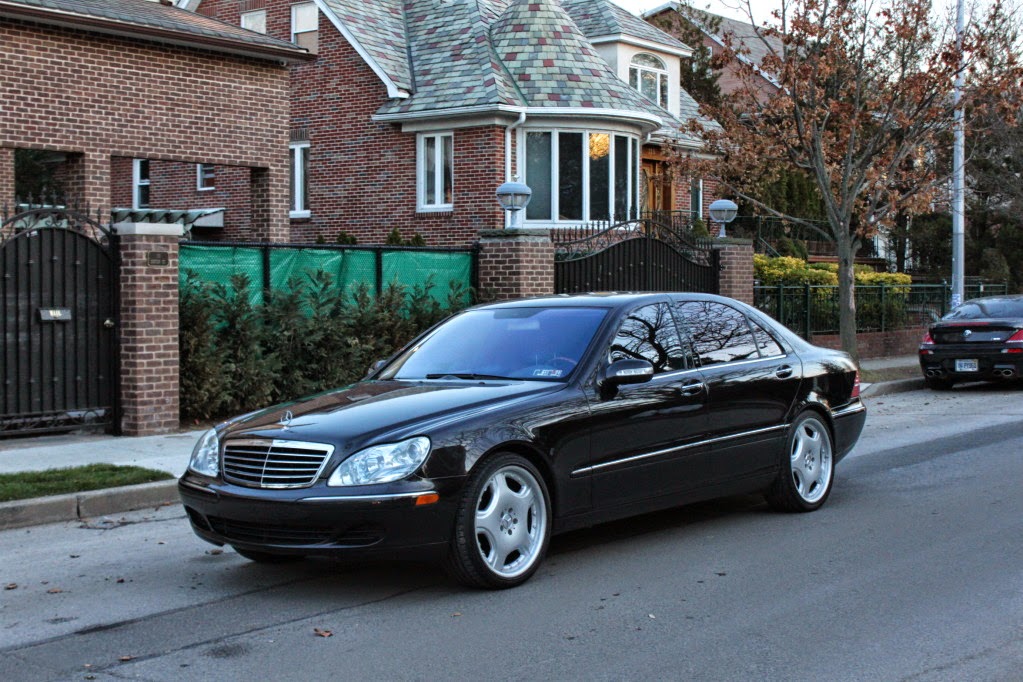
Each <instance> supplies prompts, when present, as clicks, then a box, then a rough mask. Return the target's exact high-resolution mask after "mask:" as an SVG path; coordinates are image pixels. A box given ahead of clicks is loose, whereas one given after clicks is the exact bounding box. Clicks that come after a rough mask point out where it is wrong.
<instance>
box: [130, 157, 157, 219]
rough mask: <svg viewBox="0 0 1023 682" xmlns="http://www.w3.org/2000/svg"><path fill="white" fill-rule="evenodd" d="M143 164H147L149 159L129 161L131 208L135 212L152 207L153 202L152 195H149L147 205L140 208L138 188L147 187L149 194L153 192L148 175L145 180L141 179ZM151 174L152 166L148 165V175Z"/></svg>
mask: <svg viewBox="0 0 1023 682" xmlns="http://www.w3.org/2000/svg"><path fill="white" fill-rule="evenodd" d="M143 162H149V159H132V161H131V207H132V208H133V209H135V210H139V209H145V208H149V207H150V206H151V205H152V200H153V196H152V194H150V196H149V203H148V204H147V205H146V206H142V205H141V202H140V201H139V195H140V194H141V191H140V190H139V188H141V187H149V188H150V190H149V191H150V193H151V192H152V191H153V190H152V183H151V181H150V178H149V175H148V174H147V176H146V177H145V178H143V177H142V163H143ZM152 172H153V166H152V163H150V165H149V173H152Z"/></svg>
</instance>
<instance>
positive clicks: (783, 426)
mask: <svg viewBox="0 0 1023 682" xmlns="http://www.w3.org/2000/svg"><path fill="white" fill-rule="evenodd" d="M787 428H789V425H788V424H779V425H778V426H768V427H765V428H763V429H754V430H752V431H743V432H742V433H735V434H732V435H730V436H719V437H717V438H708V439H707V440H701V441H698V442H696V443H690V444H689V445H680V446H678V447H676V448H666V449H664V450H655V451H653V452H646V453H643V454H642V455H633V456H631V457H625V458H623V459H616V460H614V461H612V462H604V463H603V464H594V465H593V466H588V467H583V468H582V469H576V470H575V471H573V472H572V473H571V475H572V476H578V475H582V474H589V473H592V472H594V471H598V470H600V469H607V468H609V467H615V466H618V465H619V464H626V463H628V462H635V461H637V460H641V459H649V458H651V457H660V456H661V455H670V454H672V453H674V452H683V451H685V450H692V449H693V448H698V447H700V446H702V445H713V444H715V443H723V442H725V441H729V440H735V439H737V438H746V437H748V436H758V435H760V434H762V433H772V432H774V431H781V430H784V429H787Z"/></svg>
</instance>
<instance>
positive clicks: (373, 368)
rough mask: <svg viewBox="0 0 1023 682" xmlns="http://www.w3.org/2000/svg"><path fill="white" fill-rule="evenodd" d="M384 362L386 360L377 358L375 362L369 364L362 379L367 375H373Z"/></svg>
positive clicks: (367, 376) (366, 377)
mask: <svg viewBox="0 0 1023 682" xmlns="http://www.w3.org/2000/svg"><path fill="white" fill-rule="evenodd" d="M386 364H387V360H377V361H376V362H374V363H373V364H372V365H370V366H369V370H368V371H367V372H366V376H364V377H363V379H368V378H369V377H371V376H373V375H374V374H376V373H377V370H379V369H380V368H381V367H383V366H384V365H386Z"/></svg>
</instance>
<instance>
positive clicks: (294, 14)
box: [291, 2, 320, 52]
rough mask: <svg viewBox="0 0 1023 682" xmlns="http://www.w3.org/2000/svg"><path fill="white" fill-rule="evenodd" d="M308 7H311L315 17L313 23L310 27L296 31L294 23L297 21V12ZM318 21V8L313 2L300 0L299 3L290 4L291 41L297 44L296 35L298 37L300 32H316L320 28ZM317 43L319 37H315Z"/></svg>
mask: <svg viewBox="0 0 1023 682" xmlns="http://www.w3.org/2000/svg"><path fill="white" fill-rule="evenodd" d="M309 7H312V9H313V12H314V14H313V16H314V17H315V18H316V19H315V21H314V23H313V27H312V28H307V29H306V30H304V31H296V30H295V28H296V24H297V23H298V13H299V12H301V11H302V10H303V9H306V8H309ZM319 22H320V10H319V8H318V7H317V6H316V3H315V2H300V3H297V4H294V5H292V6H291V42H293V43H295V44H296V45H298V39H297V37H298V35H299V34H300V33H317V32H319V30H320V27H319ZM318 43H319V38H317V44H318ZM312 51H313V52H315V50H312Z"/></svg>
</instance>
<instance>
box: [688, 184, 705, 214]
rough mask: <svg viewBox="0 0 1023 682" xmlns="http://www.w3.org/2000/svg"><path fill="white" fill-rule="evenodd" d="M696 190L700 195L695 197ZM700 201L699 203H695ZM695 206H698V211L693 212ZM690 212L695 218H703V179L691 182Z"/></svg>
mask: <svg viewBox="0 0 1023 682" xmlns="http://www.w3.org/2000/svg"><path fill="white" fill-rule="evenodd" d="M694 188H695V189H696V191H697V193H698V195H697V196H696V197H694V196H693V189H694ZM694 199H699V201H694ZM693 204H696V210H695V211H694V210H693ZM689 212H690V213H691V214H692V216H693V218H700V219H702V218H703V178H700V179H699V180H690V182H689Z"/></svg>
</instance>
